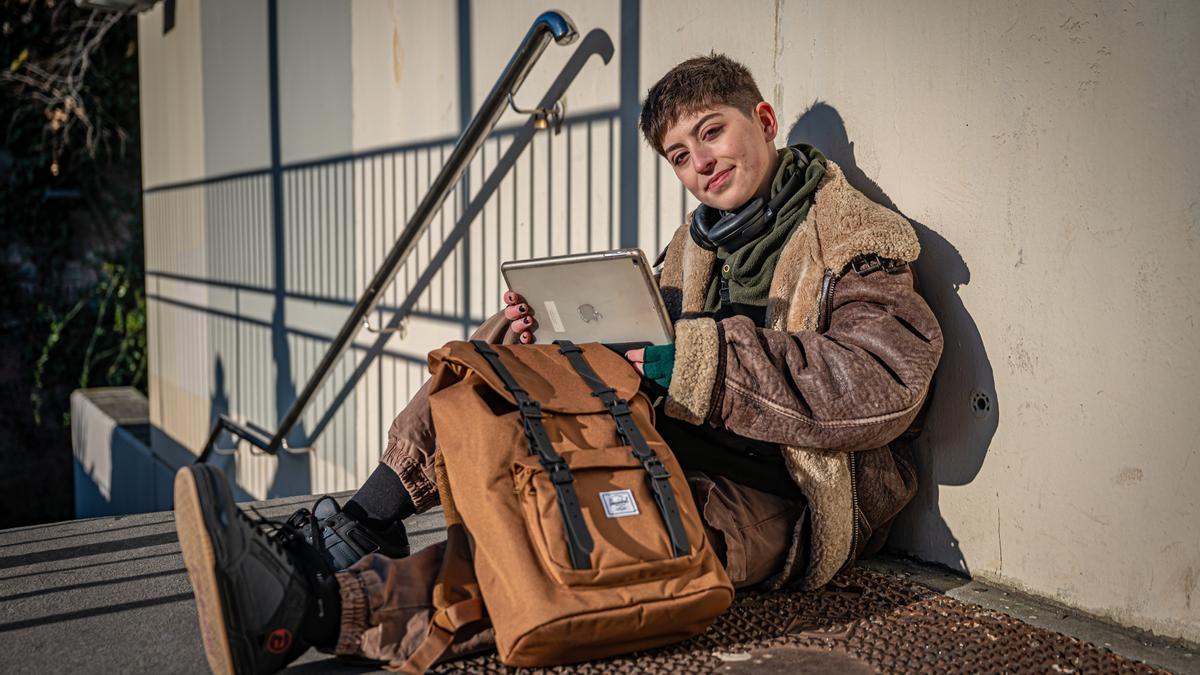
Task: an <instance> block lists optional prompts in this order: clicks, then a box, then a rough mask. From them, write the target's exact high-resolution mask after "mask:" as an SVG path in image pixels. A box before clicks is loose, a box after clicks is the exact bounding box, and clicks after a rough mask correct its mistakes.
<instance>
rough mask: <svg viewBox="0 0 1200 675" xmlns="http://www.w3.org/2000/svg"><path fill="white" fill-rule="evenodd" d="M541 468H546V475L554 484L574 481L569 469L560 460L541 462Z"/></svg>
mask: <svg viewBox="0 0 1200 675" xmlns="http://www.w3.org/2000/svg"><path fill="white" fill-rule="evenodd" d="M542 468H544V469H545V470H546V475H548V476H550V482H551V483H554V484H555V485H564V484H566V483H571V482H574V481H575V477H574V476H572V475H571V469H569V468H568V467H567V463H566V462H563V461H561V460H560V461H557V462H542Z"/></svg>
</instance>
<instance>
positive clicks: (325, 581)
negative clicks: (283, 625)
mask: <svg viewBox="0 0 1200 675" xmlns="http://www.w3.org/2000/svg"><path fill="white" fill-rule="evenodd" d="M310 581H311V582H312V585H313V595H312V599H311V601H310V603H309V608H308V614H307V615H306V616H305V618H304V625H303V626H302V627H301V629H300V634H301V636H303V637H304V640H305V642H308V643H309V644H310V645H312V646H314V647H317V648H319V649H320V648H325V649H332V648H333V647H334V646H336V645H337V641H338V636H339V634H340V633H341V631H342V594H341V591H340V590H339V589H338V582H337V578H336V577H334V576H333V575H332V574H324V575H321V576H320V577H317V576H316V575H314V576H312V577H310Z"/></svg>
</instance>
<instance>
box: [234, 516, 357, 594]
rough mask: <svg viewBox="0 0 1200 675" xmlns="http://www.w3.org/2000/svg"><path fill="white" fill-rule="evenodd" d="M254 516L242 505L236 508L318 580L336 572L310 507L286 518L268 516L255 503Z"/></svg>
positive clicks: (271, 543) (277, 549) (269, 541)
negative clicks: (308, 536) (307, 537)
mask: <svg viewBox="0 0 1200 675" xmlns="http://www.w3.org/2000/svg"><path fill="white" fill-rule="evenodd" d="M249 508H250V510H251V511H253V512H254V516H255V517H254V518H251V517H250V516H249V515H247V514H246V513H245V512H243V511H242V510H241V509H236V510H237V513H238V515H239V516H241V517H242V519H244V520H245V521H246V522H247V523H249V524H250V525H251V526H252V527H253V528H254V531H255V533H256V534H258V535H260V536H262V537H263V538H264V539H265V540H266V541H267V542H268V543H269V544H270V545H271V546H272V547H273V548H274V549H275V550H276V551H278V552H279V553H280V554H282V555H283V556H284V557H285V558H287V559H288V560H290V561H291V562H292V563H293V564H297V563H299V564H297V566H298V567H302V568H303V569H304V571H306V572H308V573H310V574H312V575H315V577H316V581H317V582H321V581H324V579H326V578H328V577H332V576H333V569H332V568H330V567H329V564H328V563H327V562H326V561H325V538H324V537H322V536H321V523H320V521H319V520H318V519H317V517H316V516H315V515H313V513H312V512H311V511H309V510H308V509H306V508H301V509H299V510H298V511H296V512H295V513H293V514H292V515H290V516H288V519H287V520H276V519H274V518H268V517H266V516H264V515H263V514H262V513H260V512H259V510H258V509H256V508H254V507H253V506H250V507H249ZM305 529H308V532H309V535H310V537H311V541H312V543H311V544H310V543H309V541H308V540H306V537H305V534H304V530H305Z"/></svg>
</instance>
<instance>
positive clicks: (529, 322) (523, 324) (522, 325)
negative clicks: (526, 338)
mask: <svg viewBox="0 0 1200 675" xmlns="http://www.w3.org/2000/svg"><path fill="white" fill-rule="evenodd" d="M537 325H538V324H537V319H535V318H533V317H532V316H527V317H525V318H523V319H517V320H516V321H513V322H511V323H509V324H508V327H509V328H510V329H512V332H514V333H524V332H525V331H534V330H537Z"/></svg>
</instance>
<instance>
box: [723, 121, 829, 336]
mask: <svg viewBox="0 0 1200 675" xmlns="http://www.w3.org/2000/svg"><path fill="white" fill-rule="evenodd" d="M796 152H799V153H803V155H804V157H806V158H807V159H808V163H807V165H806V166H805V167H804V169H803V170H804V172H805V181H804V183H802V184H801V185H800V187H799V188H797V189H796V192H795V194H793V195H792V196H791V197H790V198H789V199H788V200H787V201H786V202H784V204H783V207H782V208H780V209H779V215H778V216H776V218H775V224H774V225H773V226H772V227H771V229H769V230H767V231H766V232H764V233H762V234H761V235H759V237H758V238H757V239H754V240H753V241H750V242H749V243H747V244H745V245H743V246H742V247H740V248H738V249H736V250H733V251H727V250H725V249H724V248H717V251H716V253H717V260H716V272H715V273H714V274H713V277H712V281H711V282H710V283H709V286H708V297H707V299H706V300H705V302H704V311H706V312H714V313H715V312H718V311H719V310H720V309H721V295H720V285H721V284H720V282H721V278H722V277H724V278H725V279H726V280H727V283H728V286H729V302H730V304H731V305H746V306H750V307H758V308H765V307H766V305H767V295H768V294H769V293H770V291H771V278H772V277H773V276H774V275H775V265H776V263H778V262H779V254H780V253H782V252H783V245H784V244H786V243H787V240H788V237H789V236H791V234H792V232H793V231H795V229H796V226H797V225H799V224H800V223H802V222H804V219H805V218H806V217H807V216H808V209H809V207H811V206H812V201H813V195H814V194H816V191H817V184H818V183H820V182H821V178H823V177H824V176H825V155H823V154H821V152H820V151H819V150H817V149H816V148H814V147H812V146H811V145H793V146H791V147H787V148H783V149H782V150H780V151H779V159H780V162H779V169H778V170H777V171H776V172H775V179H774V180H772V181H771V195H770V198H774V197H775V196H776V195H778V194H779V190H780V189H781V188H782V187H783V185H784V184H785V183H787V180H788V179H789V178H791V177H792V175H793V174H794V173H795V172H796V171H797V170H798V169H797V168H796V157H795V155H793V154H792V153H796Z"/></svg>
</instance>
